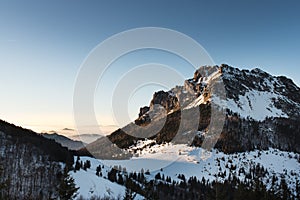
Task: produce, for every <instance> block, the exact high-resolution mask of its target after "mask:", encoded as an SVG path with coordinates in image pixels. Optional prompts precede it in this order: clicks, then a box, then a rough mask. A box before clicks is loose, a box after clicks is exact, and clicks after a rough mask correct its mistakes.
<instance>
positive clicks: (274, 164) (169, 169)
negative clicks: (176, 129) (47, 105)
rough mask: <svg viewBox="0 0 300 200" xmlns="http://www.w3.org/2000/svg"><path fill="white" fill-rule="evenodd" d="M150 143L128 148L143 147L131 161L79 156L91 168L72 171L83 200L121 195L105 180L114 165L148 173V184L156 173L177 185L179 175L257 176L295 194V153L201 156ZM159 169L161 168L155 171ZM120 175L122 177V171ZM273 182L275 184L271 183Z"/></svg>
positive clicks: (299, 173) (299, 170) (298, 169)
mask: <svg viewBox="0 0 300 200" xmlns="http://www.w3.org/2000/svg"><path fill="white" fill-rule="evenodd" d="M153 142H154V141H152V140H146V141H143V142H141V141H140V142H139V144H138V145H137V146H135V147H131V148H130V149H131V150H132V151H134V150H136V149H137V148H140V147H144V148H142V150H139V151H137V152H136V154H135V157H133V158H131V159H130V160H117V161H116V160H97V159H94V158H89V157H81V158H80V159H81V160H83V161H86V160H90V161H91V169H87V171H84V170H80V171H77V172H75V173H74V172H72V176H73V177H74V178H75V182H76V184H77V185H78V186H79V187H80V188H81V189H79V193H80V195H82V196H83V197H85V198H89V197H91V196H92V195H96V196H101V197H103V196H111V197H117V196H118V195H119V196H120V195H121V196H122V195H124V193H125V187H123V186H120V185H118V184H117V183H111V182H109V180H107V177H108V175H107V173H108V172H109V171H110V169H111V168H113V167H114V166H118V168H119V169H124V168H126V174H127V173H129V172H140V171H144V172H146V171H149V172H150V173H149V174H148V175H146V178H147V180H148V181H150V180H155V176H156V175H157V173H160V175H161V176H164V177H170V178H171V180H172V181H176V182H181V179H180V178H178V176H179V175H181V174H183V175H184V176H185V178H186V179H187V180H188V179H189V178H191V177H196V178H197V179H198V180H202V178H204V179H205V180H208V181H210V182H213V181H218V182H224V181H225V180H228V179H232V178H233V177H237V178H238V179H240V180H241V181H251V180H253V178H254V176H259V177H258V178H259V180H261V181H262V182H263V183H264V184H265V186H266V188H267V189H268V190H270V189H276V188H277V187H279V185H280V182H281V180H282V179H284V180H285V181H286V182H287V185H288V187H289V190H290V191H291V192H292V193H293V194H296V191H295V188H296V184H297V180H298V181H299V177H300V155H299V154H298V153H293V152H286V151H280V150H278V149H272V148H270V149H269V150H264V151H259V150H255V151H250V152H242V153H234V154H224V153H222V152H220V151H218V150H216V149H214V150H213V151H211V152H210V153H209V154H207V153H206V154H203V152H202V151H203V149H202V148H199V147H191V146H187V145H183V144H181V145H174V144H172V143H166V144H160V145H159V144H153ZM98 165H101V166H103V169H102V172H103V177H98V176H96V167H97V166H98ZM158 166H161V168H159V169H157V168H158ZM255 170H256V171H255ZM259 170H260V171H259ZM258 171H259V172H258ZM120 173H121V174H123V175H124V172H122V171H121V172H120ZM256 173H258V174H256ZM274 177H276V178H275V179H274ZM272 179H274V180H273V181H275V182H273V183H272Z"/></svg>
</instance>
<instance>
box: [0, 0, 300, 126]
mask: <svg viewBox="0 0 300 200" xmlns="http://www.w3.org/2000/svg"><path fill="white" fill-rule="evenodd" d="M299 10H300V2H299V1H296V0H295V1H271V0H270V1H230V0H229V1H171V0H169V1H168V0H166V1H163V2H162V1H146V0H138V1H126V2H125V1H83V0H81V1H65V0H59V1H31V0H28V1H21V0H20V1H14V0H10V1H4V0H3V1H2V0H1V1H0V76H1V77H0V92H1V95H0V110H1V112H0V118H1V119H4V120H7V121H10V122H13V123H16V124H18V125H22V126H26V127H32V128H33V129H35V130H42V129H45V130H46V129H48V128H51V129H55V128H60V127H72V126H73V117H72V96H73V88H74V82H75V79H76V75H77V72H78V70H79V67H80V65H81V63H82V62H83V60H84V59H85V57H86V56H87V55H88V53H89V52H90V51H91V50H92V49H93V48H94V47H95V46H96V45H97V44H99V43H100V42H101V41H103V40H105V39H106V38H107V37H109V36H112V35H113V34H116V33H119V32H121V31H125V30H127V29H131V28H137V27H145V26H157V27H165V28H170V29H174V30H177V31H180V32H182V33H184V34H186V35H188V36H190V37H192V38H194V39H195V40H196V41H197V42H199V43H200V44H201V45H202V46H203V47H204V48H205V49H206V50H207V51H208V53H209V54H210V55H211V57H212V58H213V60H214V61H215V63H216V64H221V63H228V64H230V65H232V66H235V67H239V68H254V67H259V68H262V69H263V70H266V71H267V72H269V73H272V74H275V75H286V76H288V77H290V78H292V79H293V80H294V81H295V82H296V83H297V84H298V85H299V84H300V76H299V73H300V68H299V66H300V62H299V57H300V56H299V53H300V37H299V35H300V23H299V19H300V12H299ZM154 89H157V88H152V89H151V90H154ZM137 97H138V95H137ZM150 97H151V94H149V96H147V97H145V98H144V99H143V98H142V100H140V101H139V102H141V103H142V102H146V103H148V101H149V99H148V98H150ZM96 98H97V95H96ZM110 123H111V121H110V120H107V122H104V124H110ZM56 126H57V127H56Z"/></svg>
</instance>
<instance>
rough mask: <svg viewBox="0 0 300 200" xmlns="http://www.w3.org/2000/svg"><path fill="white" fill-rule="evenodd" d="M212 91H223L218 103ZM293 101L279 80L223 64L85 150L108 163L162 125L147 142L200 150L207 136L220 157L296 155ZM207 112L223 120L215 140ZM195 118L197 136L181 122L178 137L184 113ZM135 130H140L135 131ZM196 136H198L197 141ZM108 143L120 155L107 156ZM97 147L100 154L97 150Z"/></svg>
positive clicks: (298, 112) (294, 92)
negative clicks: (273, 151)
mask: <svg viewBox="0 0 300 200" xmlns="http://www.w3.org/2000/svg"><path fill="white" fill-rule="evenodd" d="M222 84H223V86H222ZM216 85H217V87H218V89H219V88H220V85H221V86H222V87H224V88H225V90H224V91H225V93H226V95H224V96H223V98H220V96H222V92H221V93H220V94H221V95H219V94H218V91H217V92H215V91H216V90H215V91H214V87H215V86H216ZM298 97H300V89H299V87H298V86H297V85H295V84H294V83H293V81H292V80H291V79H288V78H286V77H283V76H277V77H276V76H272V75H270V74H268V73H266V72H264V71H262V70H260V69H258V68H256V69H253V70H240V69H238V68H234V67H231V66H229V65H225V64H222V65H220V66H203V67H200V68H199V69H198V70H196V72H195V73H194V76H193V78H191V79H188V80H186V81H185V82H184V85H183V86H176V87H174V88H172V89H171V90H169V91H166V92H165V91H159V92H156V93H154V95H153V99H152V100H151V102H150V105H149V106H145V107H142V108H141V109H140V113H139V116H138V118H137V119H136V120H135V122H134V123H131V124H129V125H127V126H125V127H124V128H122V129H118V130H116V131H115V132H113V133H112V134H110V135H108V136H107V137H105V138H101V139H99V140H97V141H95V142H93V143H91V144H89V145H87V149H86V150H88V151H90V152H91V153H92V154H93V155H96V157H97V156H98V157H99V158H101V157H102V158H107V156H108V155H106V154H107V152H108V151H111V152H113V154H120V153H122V151H123V150H126V149H127V148H129V147H130V146H132V145H134V144H135V143H136V142H137V141H138V140H143V138H145V137H144V136H145V135H146V134H145V133H144V132H143V131H145V130H147V129H148V132H151V130H153V127H155V126H154V125H153V126H151V124H155V125H157V127H160V126H161V125H162V124H163V125H164V126H163V128H162V129H160V130H158V131H157V132H156V133H157V134H156V135H154V136H153V135H151V136H149V137H148V138H149V139H155V140H156V142H157V143H163V142H170V141H173V142H178V143H184V142H190V143H191V144H192V145H195V146H201V145H203V142H204V141H205V137H206V138H208V137H207V136H209V137H211V138H213V139H212V140H211V141H210V142H212V143H213V142H214V141H213V140H217V142H216V145H215V148H217V149H219V150H221V151H223V152H225V153H234V152H240V151H249V150H253V149H255V148H260V149H267V148H270V147H273V148H279V149H281V150H289V151H290V150H292V151H295V152H300V145H299V143H300V141H299V139H297V138H299V137H298V135H299V133H300V126H299V125H298V123H297V121H300V98H299V99H298ZM155 104H159V105H161V106H162V107H163V108H164V109H165V110H167V113H168V114H167V115H166V116H165V115H163V114H162V112H161V110H160V109H161V108H160V109H156V108H155V106H154V105H155ZM212 106H217V107H218V109H219V110H220V111H219V112H220V119H217V120H219V121H220V120H221V117H222V115H223V114H224V117H225V121H224V127H223V130H222V132H221V133H220V134H218V135H209V134H207V133H209V129H208V128H209V124H210V122H211V112H212V111H211V109H212V108H214V107H212ZM197 112H200V118H199V123H198V128H197V130H194V127H192V125H191V124H190V122H189V121H188V120H185V121H183V122H182V123H184V124H183V126H185V128H184V129H183V130H180V131H181V132H179V133H178V132H177V131H178V128H179V127H180V119H181V115H182V114H184V113H189V116H190V119H197V116H196V114H195V113H197ZM258 114H259V115H258ZM164 122H166V123H165V124H164ZM136 125H138V126H140V127H144V128H145V129H139V128H136V127H135V126H136ZM189 128H190V129H191V130H189ZM141 130H143V131H142V132H141ZM154 130H155V129H154ZM197 131H200V132H202V133H203V134H200V135H199V134H197ZM146 132H147V131H146ZM152 132H153V131H152ZM188 132H191V134H190V135H189V136H188V137H194V138H193V139H192V141H191V138H188V137H186V133H188ZM141 136H142V137H141ZM216 137H218V138H216ZM174 138H177V140H174ZM107 139H108V140H107ZM111 143H112V144H116V145H117V147H119V148H120V149H118V150H117V148H114V149H115V150H112V149H113V147H111ZM103 144H104V145H103ZM99 146H101V148H102V149H98V147H99ZM106 147H107V149H106ZM108 149H109V150H108ZM82 150H83V149H82ZM104 154H105V156H104ZM110 156H111V155H110ZM127 156H128V155H127ZM130 156H131V155H129V157H130ZM108 157H109V156H108Z"/></svg>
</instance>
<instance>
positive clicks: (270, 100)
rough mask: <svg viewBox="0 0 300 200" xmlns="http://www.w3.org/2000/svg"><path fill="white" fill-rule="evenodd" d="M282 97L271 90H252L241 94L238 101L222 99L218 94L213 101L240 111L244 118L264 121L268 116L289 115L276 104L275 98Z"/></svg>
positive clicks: (236, 111) (237, 111)
mask: <svg viewBox="0 0 300 200" xmlns="http://www.w3.org/2000/svg"><path fill="white" fill-rule="evenodd" d="M282 98H284V97H282V96H280V95H277V94H274V93H271V92H262V91H256V90H250V91H248V92H246V94H245V95H240V96H239V100H238V101H234V100H233V99H226V100H220V99H219V97H217V96H213V98H212V101H213V102H214V103H215V104H217V105H219V106H221V107H223V108H229V109H230V110H231V111H233V112H234V113H239V114H240V115H241V116H242V117H244V118H247V117H250V118H252V119H254V120H257V121H263V120H264V119H266V117H288V116H287V114H286V113H284V112H283V111H282V110H280V109H278V108H276V107H275V106H274V99H282Z"/></svg>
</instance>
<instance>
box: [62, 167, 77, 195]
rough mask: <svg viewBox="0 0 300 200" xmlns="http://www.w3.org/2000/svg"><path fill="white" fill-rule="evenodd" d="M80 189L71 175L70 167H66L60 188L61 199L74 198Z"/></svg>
mask: <svg viewBox="0 0 300 200" xmlns="http://www.w3.org/2000/svg"><path fill="white" fill-rule="evenodd" d="M78 189H79V188H78V187H76V185H75V182H74V179H73V178H72V177H71V176H70V175H69V173H68V169H67V168H65V169H64V172H63V174H62V177H61V182H60V185H59V188H58V193H59V197H60V199H61V200H70V199H74V198H75V197H76V196H77V191H78Z"/></svg>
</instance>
